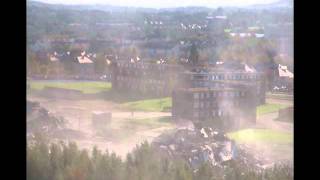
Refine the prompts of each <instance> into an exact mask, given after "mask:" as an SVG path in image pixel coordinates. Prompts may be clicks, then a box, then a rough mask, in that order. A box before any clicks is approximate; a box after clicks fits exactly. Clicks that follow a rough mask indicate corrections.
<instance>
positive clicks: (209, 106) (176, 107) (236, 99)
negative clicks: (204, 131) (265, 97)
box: [172, 88, 256, 130]
mask: <svg viewBox="0 0 320 180" xmlns="http://www.w3.org/2000/svg"><path fill="white" fill-rule="evenodd" d="M252 93H254V91H250V90H247V89H242V90H240V89H208V88H202V89H194V88H188V89H178V90H175V91H174V92H173V97H172V116H173V118H174V119H188V120H192V121H193V122H194V123H195V124H201V125H207V126H213V127H216V128H221V129H224V130H232V129H239V128H242V127H246V126H250V125H253V124H255V121H256V103H255V102H256V99H255V98H256V96H253V95H252Z"/></svg>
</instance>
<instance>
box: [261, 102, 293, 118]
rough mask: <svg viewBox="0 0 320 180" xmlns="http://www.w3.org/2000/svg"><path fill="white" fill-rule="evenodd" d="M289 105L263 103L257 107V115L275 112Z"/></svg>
mask: <svg viewBox="0 0 320 180" xmlns="http://www.w3.org/2000/svg"><path fill="white" fill-rule="evenodd" d="M286 107H289V105H285V104H264V105H261V106H258V107H257V115H262V114H267V113H272V112H277V111H279V109H283V108H286Z"/></svg>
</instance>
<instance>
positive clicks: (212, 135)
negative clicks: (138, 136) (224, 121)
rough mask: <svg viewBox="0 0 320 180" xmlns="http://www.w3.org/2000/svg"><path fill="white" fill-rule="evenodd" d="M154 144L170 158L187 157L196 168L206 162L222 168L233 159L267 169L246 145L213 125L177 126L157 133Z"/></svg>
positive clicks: (233, 160)
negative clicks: (198, 126) (237, 142)
mask: <svg viewBox="0 0 320 180" xmlns="http://www.w3.org/2000/svg"><path fill="white" fill-rule="evenodd" d="M152 145H153V146H154V147H155V148H156V149H157V150H158V151H159V153H160V154H162V155H165V156H167V157H169V158H173V159H175V158H182V159H185V160H186V161H187V162H188V164H189V165H190V167H191V168H192V169H194V170H197V169H198V168H199V167H200V166H201V164H203V163H205V162H206V163H208V164H210V165H211V166H212V167H219V168H222V169H224V168H225V167H226V166H228V165H230V164H232V163H233V162H236V163H237V164H238V165H240V166H243V167H249V168H251V169H262V168H265V167H264V166H261V164H262V163H261V162H260V161H259V160H258V159H257V158H255V157H254V156H252V154H250V153H249V152H247V151H246V150H245V148H243V147H242V146H240V145H238V144H236V143H235V142H234V141H233V140H231V139H229V138H228V137H227V136H226V135H225V134H224V133H223V132H221V131H219V130H215V129H213V128H211V127H205V128H199V129H193V128H180V129H176V130H173V131H170V132H168V133H165V134H162V135H160V136H158V137H157V138H156V139H155V140H154V141H153V142H152Z"/></svg>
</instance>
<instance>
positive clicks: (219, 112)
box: [218, 109, 222, 117]
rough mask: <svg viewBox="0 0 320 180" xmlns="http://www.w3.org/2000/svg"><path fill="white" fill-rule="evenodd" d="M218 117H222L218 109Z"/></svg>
mask: <svg viewBox="0 0 320 180" xmlns="http://www.w3.org/2000/svg"><path fill="white" fill-rule="evenodd" d="M218 116H219V117H221V116H222V111H221V110H220V109H219V110H218Z"/></svg>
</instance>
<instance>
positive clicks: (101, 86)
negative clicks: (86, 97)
mask: <svg viewBox="0 0 320 180" xmlns="http://www.w3.org/2000/svg"><path fill="white" fill-rule="evenodd" d="M28 83H29V84H30V87H31V89H33V90H42V89H43V88H45V87H55V88H64V89H73V90H80V91H82V92H83V93H86V94H95V93H99V92H103V91H108V90H110V89H111V83H107V82H102V81H50V80H48V81H30V82H28Z"/></svg>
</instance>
